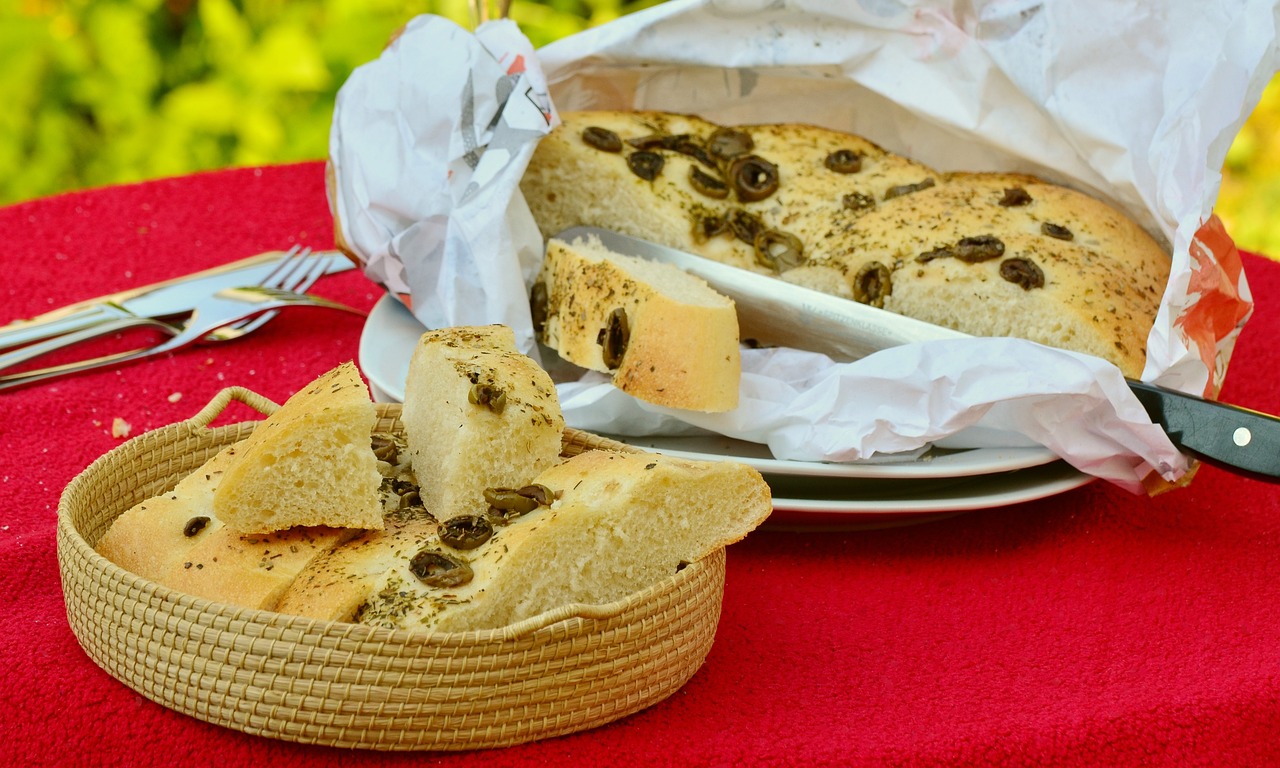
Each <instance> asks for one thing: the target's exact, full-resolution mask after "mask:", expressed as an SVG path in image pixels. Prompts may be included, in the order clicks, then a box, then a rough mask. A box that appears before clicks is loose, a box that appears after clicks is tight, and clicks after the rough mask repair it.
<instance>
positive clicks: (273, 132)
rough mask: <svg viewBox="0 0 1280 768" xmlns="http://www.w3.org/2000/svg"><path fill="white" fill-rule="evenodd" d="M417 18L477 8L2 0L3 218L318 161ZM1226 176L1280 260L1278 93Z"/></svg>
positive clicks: (552, 4)
mask: <svg viewBox="0 0 1280 768" xmlns="http://www.w3.org/2000/svg"><path fill="white" fill-rule="evenodd" d="M494 1H495V2H497V1H498V0H494ZM658 2H661V0H513V2H512V4H511V10H510V16H511V18H512V19H514V20H515V21H517V22H518V23H519V24H520V26H521V29H522V30H523V31H524V32H525V34H526V35H528V36H529V38H530V40H532V42H533V44H534V45H535V46H540V45H544V44H546V43H548V42H551V41H552V40H555V39H558V38H560V37H564V36H566V35H570V34H573V33H575V32H578V31H580V30H582V29H585V28H586V27H588V26H592V25H596V24H601V23H604V22H606V21H610V20H612V19H615V18H617V17H619V16H621V15H623V14H626V13H630V12H632V11H635V10H637V9H640V8H644V7H648V6H651V5H655V4H657V3H658ZM423 13H435V14H439V15H441V16H445V17H447V18H450V19H453V20H454V21H456V22H458V23H460V24H463V25H470V24H471V23H472V19H471V12H470V6H469V3H468V0H290V1H289V2H286V0H0V72H3V74H2V75H0V103H3V104H5V105H6V109H4V110H0V204H4V203H8V202H13V201H17V200H25V199H29V198H34V197H40V196H44V195H49V194H53V193H56V192H61V191H64V190H69V189H78V188H84V187H94V186H100V185H104V184H114V183H119V182H127V181H136V180H141V179H149V178H156V177H162V176H171V175H176V174H182V173H189V172H192V171H198V170H205V169H212V168H225V167H230V166H243V165H255V164H264V163H278V162H288V161H293V160H304V159H319V158H323V157H324V156H325V154H326V152H327V147H328V134H329V123H330V119H331V116H332V112H333V102H334V97H335V96H336V94H337V92H338V88H339V87H340V86H341V85H342V83H343V82H344V81H345V80H346V79H347V76H348V75H350V74H351V71H352V70H353V69H355V68H356V67H357V66H359V65H361V64H363V63H365V62H367V61H370V60H372V59H374V58H376V57H377V56H378V54H379V52H380V51H381V50H382V48H383V46H384V45H385V44H386V42H387V40H388V39H389V38H390V36H391V35H392V33H393V32H394V31H395V30H396V29H398V28H399V27H400V26H401V25H403V24H404V23H405V22H406V21H408V20H409V19H411V18H413V17H414V16H417V15H419V14H423ZM1224 171H1225V179H1224V182H1223V190H1222V195H1221V197H1220V198H1219V206H1218V211H1219V214H1220V215H1221V216H1222V218H1223V219H1224V220H1225V221H1226V223H1227V227H1228V231H1229V232H1231V233H1232V235H1233V236H1234V237H1235V239H1236V241H1237V243H1239V244H1240V246H1241V247H1243V248H1246V249H1249V250H1253V251H1259V252H1265V253H1269V254H1271V255H1273V256H1280V224H1278V223H1277V222H1276V220H1275V216H1274V215H1273V212H1274V211H1276V210H1280V79H1277V81H1276V82H1275V83H1273V84H1272V87H1271V88H1270V89H1268V91H1267V94H1266V95H1265V96H1264V98H1263V100H1262V104H1261V106H1260V107H1259V108H1258V110H1257V112H1256V113H1255V114H1254V117H1253V118H1252V119H1251V120H1250V122H1249V124H1248V125H1246V126H1245V129H1244V130H1243V131H1242V132H1241V134H1240V137H1239V138H1238V139H1237V141H1236V143H1235V145H1234V146H1233V147H1232V150H1231V153H1230V155H1229V156H1228V159H1227V164H1226V167H1225V169H1224Z"/></svg>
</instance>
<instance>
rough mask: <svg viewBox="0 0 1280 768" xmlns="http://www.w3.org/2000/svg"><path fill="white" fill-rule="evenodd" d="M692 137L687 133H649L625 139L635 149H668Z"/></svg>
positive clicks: (674, 147) (690, 139)
mask: <svg viewBox="0 0 1280 768" xmlns="http://www.w3.org/2000/svg"><path fill="white" fill-rule="evenodd" d="M692 140H693V137H692V136H690V135H689V134H687V133H651V134H649V135H648V136H640V137H637V138H634V139H627V143H628V144H630V145H631V146H633V147H635V148H636V149H647V150H654V149H669V150H674V149H676V147H678V146H679V145H680V144H681V143H683V142H688V141H692Z"/></svg>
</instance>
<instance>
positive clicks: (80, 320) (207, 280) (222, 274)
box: [0, 251, 355, 350]
mask: <svg viewBox="0 0 1280 768" xmlns="http://www.w3.org/2000/svg"><path fill="white" fill-rule="evenodd" d="M335 255H340V254H338V252H336V251H317V252H312V253H311V254H309V255H308V256H305V257H304V259H307V260H312V261H314V260H317V259H329V260H330V266H329V268H328V269H326V270H325V274H326V275H335V274H338V273H339V272H345V271H347V270H349V269H352V268H354V267H355V264H354V263H353V262H352V261H351V260H350V259H347V258H345V257H344V258H333V257H334V256H335ZM284 256H285V254H284V252H283V251H268V252H266V253H261V254H258V255H257V256H250V257H249V258H247V259H241V260H239V261H234V262H231V263H229V264H224V265H222V266H220V267H215V268H213V269H208V270H204V271H202V272H196V273H194V274H191V275H185V276H183V277H178V278H174V279H172V280H165V281H163V282H159V283H153V284H151V285H145V286H142V287H140V288H132V289H129V290H126V291H120V292H118V293H112V294H108V295H106V296H99V297H98V298H95V299H88V300H86V301H80V302H76V303H75V304H69V305H67V306H65V307H60V308H58V309H55V310H53V311H51V312H46V313H44V314H42V315H38V316H36V317H33V318H31V319H29V320H15V321H14V322H12V323H9V324H8V325H5V326H0V350H4V349H10V348H14V347H20V346H23V345H26V344H31V343H34V342H37V341H42V340H44V339H49V338H53V337H55V336H62V335H63V334H68V333H73V332H76V331H82V330H85V329H88V328H92V327H94V326H97V325H99V324H101V323H106V322H108V321H111V320H118V319H121V318H127V317H152V318H161V317H169V316H171V315H179V314H183V313H186V312H190V311H191V310H192V309H193V308H194V302H195V300H196V299H198V298H200V297H201V296H207V295H209V294H212V293H217V292H218V291H221V290H224V289H226V288H236V287H239V286H242V285H255V284H257V283H259V282H261V281H262V280H263V279H264V278H266V277H267V275H269V274H271V271H272V270H273V269H275V266H276V263H277V262H278V261H280V259H282V258H284ZM122 310H123V311H122Z"/></svg>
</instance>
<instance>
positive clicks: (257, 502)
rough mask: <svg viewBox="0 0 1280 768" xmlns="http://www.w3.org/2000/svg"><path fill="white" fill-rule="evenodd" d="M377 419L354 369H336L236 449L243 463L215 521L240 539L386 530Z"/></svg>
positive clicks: (220, 498) (222, 491) (225, 488)
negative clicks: (297, 531)
mask: <svg viewBox="0 0 1280 768" xmlns="http://www.w3.org/2000/svg"><path fill="white" fill-rule="evenodd" d="M377 418H378V415H377V411H376V409H375V407H374V405H373V402H372V400H371V399H370V397H369V389H368V387H366V386H365V383H364V381H363V380H362V379H361V378H360V372H359V371H357V370H356V367H355V365H354V364H352V363H350V362H347V363H343V364H342V365H340V366H338V367H337V368H334V369H333V370H331V371H329V372H328V373H326V374H324V375H323V376H321V377H320V378H318V379H316V380H315V381H313V382H312V383H311V384H310V385H309V386H307V387H306V388H305V389H303V390H302V391H300V392H298V393H297V394H295V395H294V396H293V397H291V398H289V399H288V400H287V401H285V404H284V405H282V406H280V409H279V410H278V411H276V412H275V413H273V414H271V415H270V416H269V417H267V418H266V419H265V420H264V421H262V423H260V424H259V425H258V426H257V427H256V428H255V429H254V431H253V434H252V435H250V436H249V438H248V439H246V440H245V441H244V442H243V444H241V445H240V446H239V447H238V448H237V449H236V450H237V451H238V454H239V456H238V458H237V459H236V461H235V462H234V463H232V464H230V465H229V466H228V467H227V468H226V480H225V482H223V483H221V484H219V485H218V488H217V490H216V491H215V492H214V494H213V511H214V514H215V515H216V516H217V518H218V519H219V520H221V521H222V522H223V523H225V524H226V525H228V526H229V527H231V528H232V529H234V530H236V531H238V532H240V533H269V532H272V531H281V530H284V529H286V528H292V527H294V526H299V525H305V526H316V525H326V526H334V527H339V528H381V527H382V503H381V500H380V498H379V496H378V488H379V486H380V485H381V483H382V475H381V474H380V473H379V472H378V467H377V461H378V460H377V457H376V456H374V454H373V451H372V450H371V448H370V443H369V435H370V433H371V432H372V431H373V426H374V423H375V422H376V421H377ZM335 488H341V489H342V492H341V493H334V492H333V489H335Z"/></svg>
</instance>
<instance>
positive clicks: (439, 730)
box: [57, 388, 724, 750]
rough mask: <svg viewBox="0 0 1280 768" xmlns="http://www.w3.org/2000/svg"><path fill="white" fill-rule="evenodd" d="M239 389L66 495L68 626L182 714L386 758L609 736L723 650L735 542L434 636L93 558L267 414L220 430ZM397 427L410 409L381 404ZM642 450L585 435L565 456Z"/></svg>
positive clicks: (121, 675)
mask: <svg viewBox="0 0 1280 768" xmlns="http://www.w3.org/2000/svg"><path fill="white" fill-rule="evenodd" d="M232 400H238V401H240V402H243V403H245V404H247V405H249V406H250V407H252V408H255V409H257V410H259V411H261V412H263V413H270V412H271V411H272V410H274V409H275V407H276V406H275V404H273V403H271V402H270V401H267V400H265V399H263V398H262V397H260V396H258V395H256V394H254V393H252V392H249V391H247V390H244V389H240V388H231V389H228V390H224V391H223V392H222V393H220V394H219V395H218V397H217V398H215V399H214V400H213V401H212V402H210V403H209V405H208V406H206V407H205V408H204V409H203V410H201V411H200V413H198V414H197V415H196V416H194V417H192V418H191V419H190V420H188V421H185V422H180V423H177V424H173V425H170V426H168V427H164V428H161V429H158V430H156V431H153V432H149V433H146V434H144V435H141V436H139V437H137V438H135V439H133V440H130V441H129V442H127V443H125V444H123V445H121V446H120V447H118V448H116V449H115V450H113V451H111V452H110V453H108V454H106V455H105V456H103V457H101V458H100V459H98V460H97V461H95V462H94V463H93V464H92V465H90V466H89V467H88V468H87V469H86V470H85V471H84V472H82V473H81V474H80V475H79V476H77V477H76V478H75V479H74V480H73V481H72V482H71V483H70V484H69V485H68V486H67V488H66V490H65V491H64V492H63V494H62V499H61V502H60V503H59V505H58V536H57V541H58V563H59V567H60V570H61V574H62V587H63V594H64V597H65V600H66V605H67V618H68V620H69V622H70V624H71V629H72V631H73V632H74V633H75V635H76V638H77V639H78V640H79V642H80V644H81V646H83V648H84V649H85V651H86V652H87V653H88V655H89V657H90V658H92V659H93V660H94V662H96V663H97V664H98V665H99V666H101V667H102V668H103V669H105V670H106V671H107V672H108V673H110V674H111V675H112V676H114V677H116V678H117V679H119V680H121V681H122V682H124V683H125V684H127V685H128V686H130V687H131V688H133V689H134V690H136V691H138V692H139V693H141V694H142V695H144V696H146V697H147V698H149V699H152V700H153V701H156V702H158V703H160V704H162V705H164V706H166V707H170V708H172V709H175V710H177V711H179V712H183V713H186V714H189V715H191V716H193V717H196V718H199V719H201V720H205V721H208V722H211V723H216V724H219V725H224V726H227V727H230V728H234V729H237V730H240V731H244V732H247V733H253V734H259V735H263V736H270V737H274V738H279V739H286V740H290V741H298V742H306V743H316V744H326V745H330V746H336V747H360V748H369V749H379V750H416V749H422V750H457V749H478V748H486V747H499V746H505V745H511V744H518V743H522V742H526V741H532V740H535V739H541V738H546V737H548V736H556V735H561V734H566V733H571V732H574V731H579V730H583V729H587V728H592V727H595V726H598V725H601V724H604V723H607V722H610V721H612V720H616V719H618V718H620V717H623V716H625V715H628V714H630V713H633V712H636V711H638V710H640V709H643V708H645V707H647V706H649V705H651V704H654V703H655V702H658V701H660V700H662V699H664V698H666V697H667V696H669V695H671V694H672V693H674V692H675V691H676V690H677V689H679V688H680V686H682V685H683V684H684V683H685V682H686V681H687V680H688V679H689V678H690V677H691V676H692V675H693V674H694V672H696V671H697V669H698V668H699V667H700V666H701V665H702V662H703V660H704V659H705V657H706V655H707V652H708V651H709V650H710V648H711V643H712V640H713V639H714V636H715V630H716V625H717V622H718V621H719V616H720V603H721V598H722V596H723V591H724V550H723V549H721V550H718V551H716V552H715V553H714V554H712V555H711V556H708V557H706V558H704V559H703V560H701V561H699V562H697V563H694V564H692V565H690V566H689V567H686V568H684V569H682V570H680V571H679V572H677V573H676V574H674V575H673V576H672V577H671V578H669V579H667V580H666V581H664V582H663V583H661V584H656V585H654V586H652V587H650V588H648V589H645V590H643V591H641V592H638V593H636V594H633V595H631V596H630V597H627V598H625V599H623V600H620V601H617V602H614V603H610V604H607V605H571V606H564V607H562V608H559V609H556V610H554V611H551V612H548V613H546V614H543V615H541V616H537V617H534V618H530V619H527V620H525V621H522V622H520V623H518V624H514V625H512V626H509V627H505V628H503V629H498V630H489V631H477V632H465V633H435V632H412V631H403V630H395V631H393V630H387V629H378V628H373V627H366V626H362V625H356V624H348V623H344V622H330V621H316V620H311V619H303V618H299V617H294V616H286V615H282V614H278V613H273V612H270V611H260V610H252V609H247V608H238V607H235V606H231V605H227V604H224V603H216V602H211V601H209V600H204V599H201V598H197V597H194V596H192V595H188V594H184V593H180V592H176V591H174V590H171V589H168V588H166V587H163V586H160V585H159V584H156V583H155V582H152V581H148V580H146V579H142V578H140V577H138V576H135V575H133V574H131V573H129V572H127V571H125V570H123V569H122V568H120V567H119V566H117V565H115V564H114V563H112V562H110V561H109V560H107V559H105V558H103V557H102V556H101V555H99V554H98V553H97V552H95V551H94V549H93V547H94V544H95V543H96V542H97V541H98V539H99V538H100V537H101V536H102V534H103V532H105V531H106V529H107V528H108V527H109V525H110V524H111V522H112V521H113V520H114V519H115V518H116V517H117V516H118V515H120V514H121V513H122V512H124V511H125V510H126V509H128V508H129V507H131V506H133V505H134V504H135V503H137V502H139V501H142V500H144V499H146V498H149V497H151V496H153V495H156V494H157V493H160V492H162V491H165V490H167V489H169V488H171V487H172V486H173V485H174V484H175V483H176V482H177V481H178V480H179V479H180V478H182V477H184V476H185V475H187V474H189V473H190V472H191V471H193V470H194V469H195V468H196V467H198V466H200V465H201V464H202V463H203V462H205V461H206V460H207V459H209V458H210V457H211V456H213V455H214V454H215V453H216V452H217V451H218V450H220V449H221V448H222V447H223V446H226V445H228V444H230V443H232V442H234V441H237V440H240V439H242V438H244V437H246V436H247V435H248V434H249V433H250V432H251V431H252V430H253V428H254V425H255V422H245V423H239V424H232V425H229V426H223V427H217V428H212V429H211V428H209V426H208V425H209V424H211V423H212V422H213V420H214V419H215V418H217V417H218V416H219V415H220V414H221V413H222V411H223V410H224V409H225V408H226V407H227V405H228V404H229V403H230V402H231V401H232ZM378 407H379V416H380V419H379V424H378V429H379V430H383V431H389V430H398V429H399V428H400V423H399V421H398V418H397V417H398V416H399V406H385V405H383V406H378ZM588 448H606V449H614V450H632V449H630V448H627V447H626V446H623V445H621V444H619V443H615V442H613V441H608V440H605V439H603V438H599V437H596V436H594V435H590V434H587V433H583V432H578V431H572V430H571V431H569V432H568V433H567V434H566V438H565V444H564V453H565V455H573V454H576V453H579V452H581V451H583V450H586V449H588Z"/></svg>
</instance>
